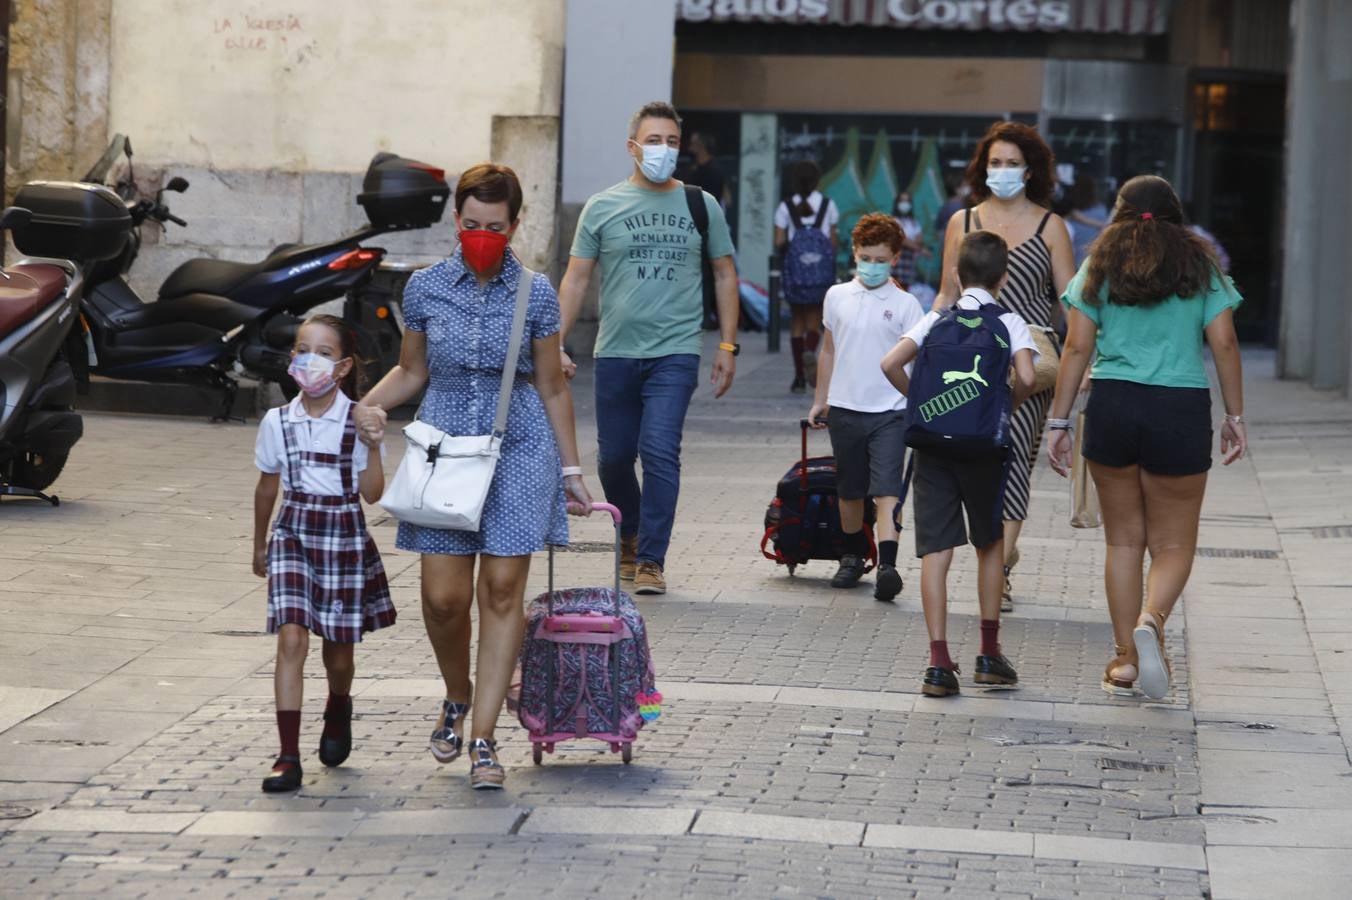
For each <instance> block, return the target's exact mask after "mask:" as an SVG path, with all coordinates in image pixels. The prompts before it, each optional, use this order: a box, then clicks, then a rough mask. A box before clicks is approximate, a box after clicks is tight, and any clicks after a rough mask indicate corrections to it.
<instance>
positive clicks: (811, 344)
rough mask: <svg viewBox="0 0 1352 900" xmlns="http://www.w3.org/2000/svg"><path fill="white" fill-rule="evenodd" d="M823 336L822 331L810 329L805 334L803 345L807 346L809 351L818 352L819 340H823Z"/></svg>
mask: <svg viewBox="0 0 1352 900" xmlns="http://www.w3.org/2000/svg"><path fill="white" fill-rule="evenodd" d="M821 336H822V333H821V332H820V331H809V332H808V333H807V334H805V335H803V346H805V347H806V348H807V352H809V353H816V352H817V342H818V341H820V340H821Z"/></svg>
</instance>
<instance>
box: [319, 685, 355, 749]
mask: <svg viewBox="0 0 1352 900" xmlns="http://www.w3.org/2000/svg"><path fill="white" fill-rule="evenodd" d="M329 713H337V714H338V715H339V716H340V717H341V718H339V719H338V720H337V721H331V720H329V719H327V718H326V719H325V720H324V734H323V736H324V737H326V738H336V737H338V736H339V733H340V732H342V731H344V730H345V729H346V728H347V727H348V723H349V722H350V721H351V720H352V698H351V697H350V696H348V695H347V694H344V695H342V696H341V697H340V696H338V695H337V694H335V693H332V692H330V693H329V702H328V703H326V704H325V705H324V715H325V716H327V715H328V714H329ZM344 713H346V715H344Z"/></svg>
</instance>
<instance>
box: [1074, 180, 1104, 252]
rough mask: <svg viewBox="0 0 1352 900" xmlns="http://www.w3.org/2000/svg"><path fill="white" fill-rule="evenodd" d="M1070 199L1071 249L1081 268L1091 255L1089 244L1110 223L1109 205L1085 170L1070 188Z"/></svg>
mask: <svg viewBox="0 0 1352 900" xmlns="http://www.w3.org/2000/svg"><path fill="white" fill-rule="evenodd" d="M1068 199H1069V201H1070V214H1069V215H1068V217H1067V224H1069V225H1070V243H1071V250H1072V251H1073V252H1074V254H1075V268H1076V269H1079V268H1080V264H1081V263H1083V262H1084V261H1085V258H1086V257H1087V256H1089V245H1090V244H1092V243H1094V238H1096V237H1098V236H1099V232H1101V231H1103V227H1104V226H1105V225H1107V224H1108V207H1106V206H1104V205H1103V201H1101V200H1099V197H1098V187H1097V186H1096V185H1095V184H1094V179H1093V178H1091V177H1090V176H1089V175H1088V174H1087V173H1085V172H1080V173H1079V174H1078V175H1076V176H1075V184H1074V185H1072V186H1071V188H1070V196H1069V198H1068Z"/></svg>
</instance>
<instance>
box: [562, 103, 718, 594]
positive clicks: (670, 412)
mask: <svg viewBox="0 0 1352 900" xmlns="http://www.w3.org/2000/svg"><path fill="white" fill-rule="evenodd" d="M680 146H681V119H680V116H678V115H677V113H676V110H675V109H674V108H673V107H672V106H671V104H669V103H662V102H654V103H649V104H647V105H645V106H644V107H643V108H642V109H640V110H639V111H638V112H636V113H635V114H634V117H633V119H632V120H630V123H629V140H628V142H627V143H626V148H627V150H628V152H629V155H630V156H631V157H632V158H633V160H634V170H633V172H632V174H630V176H629V177H628V178H627V179H626V180H624V181H621V182H620V183H619V184H617V185H615V186H614V187H611V188H608V189H607V190H604V191H601V192H600V193H599V194H595V195H594V196H592V198H591V199H590V200H588V201H587V205H586V206H585V207H584V208H583V210H582V217H581V219H579V220H578V225H577V234H576V236H575V237H574V238H573V248H572V250H571V251H570V255H569V260H568V271H567V272H566V273H564V276H563V282H562V283H561V284H560V286H559V306H560V308H561V310H562V313H563V331H562V334H563V337H564V338H565V339H567V337H568V332H569V331H570V330H571V329H572V327H573V324H574V323H575V322H577V317H578V313H579V312H580V311H581V309H582V298H583V297H584V295H585V294H586V292H587V284H588V282H589V281H590V280H591V275H592V270H593V269H594V268H595V267H596V264H597V262H598V261H599V262H600V263H601V327H600V330H599V332H598V333H597V336H596V349H595V357H596V432H597V449H598V453H597V458H598V459H597V469H598V472H597V474H598V475H599V476H600V480H601V487H602V489H603V490H604V491H605V495H606V499H607V500H608V501H610V502H611V503H613V504H615V505H616V506H617V507H619V509H620V513H621V515H622V518H623V523H622V525H621V535H622V538H623V552H622V555H621V565H620V574H621V576H622V577H624V578H629V579H633V581H634V593H636V594H662V593H665V592H666V579H665V576H664V574H663V573H664V567H665V566H666V554H667V546H668V545H669V544H670V542H671V529H672V525H673V524H674V523H675V519H676V497H677V494H678V493H679V490H680V479H681V431H682V429H683V428H684V426H685V413H686V410H687V409H688V408H689V406H690V398H691V396H692V395H693V394H694V392H695V385H696V383H697V382H698V380H699V360H700V349H701V344H702V330H703V329H702V327H701V326H702V321H703V317H704V290H703V277H704V273H703V261H704V260H703V258H704V256H706V255H707V256H708V257H709V260H710V262H711V265H712V270H713V279H714V290H715V295H716V297H717V301H718V319H719V322H720V323H721V325H720V331H721V336H722V343H720V344H719V345H718V348H719V349H718V355H717V356H716V357H715V358H714V365H713V386H714V396H715V397H721V396H723V394H724V393H726V392H727V390H728V388H729V387H731V386H732V379H733V375H734V374H735V372H736V362H735V357H736V355H737V350H738V346H737V343H736V341H737V313H738V299H737V270H736V268H735V267H734V266H733V263H732V236H731V235H730V234H728V223H727V220H726V219H725V218H724V216H723V209H722V207H721V206H720V205H719V203H718V201H717V200H716V199H714V198H713V197H710V196H709V195H708V194H707V193H704V192H703V191H701V192H700V194H699V201H700V202H702V203H703V204H704V209H705V216H704V218H706V219H707V221H708V228H707V231H706V234H705V236H704V237H701V235H700V229H699V227H698V225H697V224H696V220H695V218H694V217H693V215H692V207H691V200H689V199H687V194H686V190H685V185H683V184H682V183H681V182H679V181H677V180H676V179H674V178H672V177H671V176H672V173H673V172H674V171H675V169H676V156H677V154H678V152H679V150H680ZM696 208H697V207H696ZM562 362H563V366H564V370H565V372H568V373H569V374H570V375H571V373H572V371H573V364H572V360H570V359H568V357H567V354H564V357H563V360H562ZM640 458H641V459H642V461H643V485H642V487H640V486H639V482H638V478H637V476H636V475H635V472H634V463H635V462H636V461H637V460H638V459H640Z"/></svg>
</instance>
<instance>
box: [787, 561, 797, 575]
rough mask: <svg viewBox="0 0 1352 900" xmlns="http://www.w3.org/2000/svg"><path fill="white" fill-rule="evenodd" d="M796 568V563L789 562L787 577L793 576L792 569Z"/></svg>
mask: <svg viewBox="0 0 1352 900" xmlns="http://www.w3.org/2000/svg"><path fill="white" fill-rule="evenodd" d="M796 568H798V566H797V565H795V564H794V563H789V577H790V578H792V577H793V570H794V569H796Z"/></svg>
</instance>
